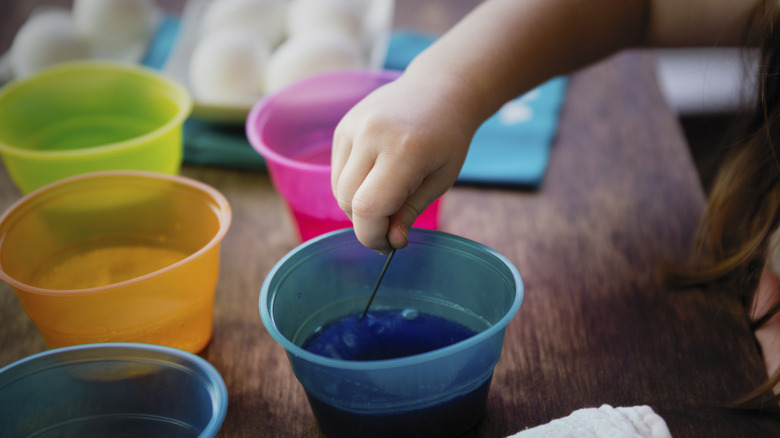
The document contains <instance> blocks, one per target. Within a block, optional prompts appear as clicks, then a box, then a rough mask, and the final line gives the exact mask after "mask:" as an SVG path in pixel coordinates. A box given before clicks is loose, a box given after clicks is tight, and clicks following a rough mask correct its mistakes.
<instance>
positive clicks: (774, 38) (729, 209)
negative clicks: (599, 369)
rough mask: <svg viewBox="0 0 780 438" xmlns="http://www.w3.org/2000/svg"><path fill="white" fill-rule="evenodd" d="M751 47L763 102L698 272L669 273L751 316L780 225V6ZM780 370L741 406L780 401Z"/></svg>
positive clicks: (720, 190) (702, 245) (721, 175)
mask: <svg viewBox="0 0 780 438" xmlns="http://www.w3.org/2000/svg"><path fill="white" fill-rule="evenodd" d="M746 45H748V46H756V45H758V46H759V47H760V53H761V59H760V67H759V72H758V78H757V80H758V82H757V85H758V97H759V98H758V100H757V103H756V104H755V107H754V108H753V109H752V110H751V111H750V112H749V113H748V114H746V117H745V119H744V120H743V121H742V122H741V123H742V126H743V132H744V136H743V138H742V140H741V141H739V142H737V143H735V144H732V145H729V146H727V149H726V151H725V152H726V155H725V156H724V159H723V161H722V164H721V167H720V169H719V171H718V173H717V175H716V177H715V179H714V181H713V185H712V188H711V190H710V193H709V199H708V204H707V209H706V212H705V215H704V217H703V220H702V222H701V224H700V226H699V230H698V233H697V235H696V240H695V242H696V258H695V262H694V263H693V264H692V265H690V266H685V267H679V269H670V270H667V271H666V274H667V279H668V280H670V281H671V282H672V283H674V284H676V285H687V286H702V285H708V284H709V285H713V284H715V285H717V286H718V287H724V288H727V290H732V291H734V292H735V293H737V294H740V297H741V299H742V300H743V303H745V305H746V310H748V311H750V310H751V309H749V308H748V307H747V306H750V305H751V303H753V298H754V295H755V292H756V288H757V286H758V281H759V278H760V276H761V273H762V271H763V269H765V268H766V265H767V261H768V259H769V257H770V256H771V254H772V252H773V251H775V250H776V249H777V248H773V247H770V243H769V242H770V236H771V234H772V232H773V231H775V230H776V229H777V228H778V225H780V216H779V214H778V213H780V158H779V157H778V148H779V147H780V20H778V7H777V4H776V2H774V1H770V0H766V1H762V2H761V4H760V5H759V8H758V10H757V11H756V15H755V18H754V22H753V23H752V25H751V26H750V30H749V31H748V33H747V34H746ZM778 310H780V303H775V304H774V306H772V308H771V309H770V310H769V311H768V312H767V313H765V314H763V315H758V316H757V317H756V319H755V320H754V321H752V324H753V328H754V329H755V328H757V327H760V326H761V324H763V323H764V322H766V321H767V320H768V319H769V318H770V317H771V316H772V315H774V314H775V313H777V312H778ZM778 384H780V370H778V371H776V372H775V373H774V374H773V375H772V376H770V378H769V379H768V380H767V381H766V382H765V383H764V384H762V385H761V386H760V387H758V388H756V389H755V390H754V391H753V392H751V393H750V394H748V395H746V396H745V397H744V398H742V399H740V400H738V401H737V402H736V403H735V406H739V407H743V408H760V407H762V406H768V405H767V402H769V401H772V402H773V406H772V407H773V408H774V409H776V408H777V403H778V402H780V396H778V395H776V394H774V393H773V388H774V387H775V386H777V385H778Z"/></svg>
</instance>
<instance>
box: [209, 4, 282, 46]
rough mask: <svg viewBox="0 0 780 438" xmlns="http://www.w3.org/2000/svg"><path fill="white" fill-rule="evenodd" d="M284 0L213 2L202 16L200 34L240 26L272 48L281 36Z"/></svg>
mask: <svg viewBox="0 0 780 438" xmlns="http://www.w3.org/2000/svg"><path fill="white" fill-rule="evenodd" d="M286 12H287V3H286V1H285V0H214V1H212V2H211V4H209V6H208V7H207V8H206V10H205V11H204V13H203V18H202V21H201V32H202V33H203V34H205V33H208V32H211V31H213V30H216V29H223V28H227V27H244V28H247V29H249V30H251V31H252V32H254V33H255V34H256V35H257V36H258V37H259V38H264V39H265V40H266V41H267V42H268V44H270V45H271V47H275V46H276V45H277V44H279V42H280V41H281V40H282V39H283V38H284V36H285V23H284V21H285V14H286Z"/></svg>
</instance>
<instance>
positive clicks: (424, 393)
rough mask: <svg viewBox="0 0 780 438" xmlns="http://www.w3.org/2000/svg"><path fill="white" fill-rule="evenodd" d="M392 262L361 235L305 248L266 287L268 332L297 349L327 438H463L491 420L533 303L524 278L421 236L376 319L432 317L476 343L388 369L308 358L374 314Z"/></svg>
mask: <svg viewBox="0 0 780 438" xmlns="http://www.w3.org/2000/svg"><path fill="white" fill-rule="evenodd" d="M385 257H386V256H383V255H380V254H378V253H376V252H375V251H373V250H369V249H367V248H365V247H364V246H363V245H361V244H360V243H359V242H358V241H357V239H356V237H355V234H354V231H353V230H352V229H344V230H339V231H334V232H331V233H328V234H325V235H322V236H320V237H318V238H315V239H312V240H310V241H308V242H305V243H304V244H302V245H300V246H298V247H297V248H295V249H294V250H292V251H291V252H290V253H289V254H287V255H286V256H285V257H284V258H282V259H281V260H280V261H279V262H278V263H277V264H276V266H274V268H273V269H272V270H271V271H270V273H269V274H268V276H267V278H266V279H265V282H264V283H263V286H262V291H261V294H260V315H261V317H262V320H263V323H264V324H265V327H266V328H267V329H268V331H269V332H270V334H271V336H273V338H274V339H275V340H276V341H277V342H278V343H279V344H281V345H282V346H283V347H284V348H285V350H286V352H287V356H288V358H289V360H290V363H291V365H292V368H293V371H294V373H295V376H296V377H297V378H298V380H299V381H300V383H301V385H302V386H303V388H304V390H305V392H306V395H307V396H308V398H309V402H310V406H311V408H312V411H313V412H314V415H315V417H316V419H317V422H318V424H319V426H320V428H321V429H322V431H323V432H324V433H325V434H326V435H327V436H329V437H340V436H372V437H379V436H387V437H397V436H404V437H410V436H424V437H432V436H437V437H452V436H457V435H460V434H462V433H464V432H466V431H467V430H469V429H471V428H473V427H474V426H475V425H476V424H477V423H479V421H480V420H481V418H482V416H483V414H484V411H485V405H486V401H487V396H488V392H489V388H490V382H491V379H492V375H493V370H494V368H495V365H496V363H497V362H498V359H499V356H500V355H501V348H502V344H503V339H504V333H505V330H506V326H507V324H508V323H509V321H510V320H511V319H512V318H513V317H514V316H515V314H516V313H517V311H518V310H519V308H520V303H521V301H522V298H523V284H522V280H521V278H520V274H519V273H518V271H517V269H516V268H515V267H514V266H513V265H512V264H511V263H510V262H509V260H507V259H506V257H504V256H502V255H501V254H499V253H497V252H496V251H494V250H492V249H490V248H488V247H486V246H484V245H482V244H479V243H476V242H473V241H470V240H467V239H464V238H462V237H458V236H454V235H451V234H447V233H443V232H439V231H431V230H423V229H412V230H411V231H410V234H409V246H408V247H407V248H404V249H402V250H398V252H397V253H396V255H395V257H394V258H393V260H392V263H391V264H390V265H389V267H388V269H387V272H386V274H385V276H384V278H383V279H382V282H381V286H380V288H379V290H378V292H377V295H376V298H375V299H374V301H373V303H372V305H371V312H381V311H383V310H390V311H395V310H398V311H401V312H402V313H403V314H406V313H409V314H413V315H418V314H430V315H433V316H435V317H440V318H443V319H444V320H447V321H451V322H455V323H458V324H461V325H463V326H466V327H469V328H471V329H473V331H474V332H476V334H475V335H473V336H471V337H469V338H467V339H465V340H461V341H459V342H457V343H455V344H452V345H449V346H446V347H443V348H439V349H436V350H432V351H429V352H424V353H419V354H414V355H410V356H405V357H397V358H391V359H380V360H368V361H358V360H342V359H334V358H331V357H326V356H322V355H318V354H314V353H312V352H310V351H308V350H306V349H304V348H303V347H302V346H303V345H305V342H306V341H307V339H309V337H310V336H311V335H313V334H315V333H318V332H321V331H322V327H323V326H327V324H329V323H332V322H333V321H337V320H339V319H341V318H344V317H346V316H347V315H352V314H355V313H360V312H361V311H362V310H363V308H364V307H365V305H366V304H367V302H368V298H369V295H370V293H371V290H372V288H373V286H374V284H375V283H376V280H377V277H378V275H379V272H380V270H381V268H382V266H383V264H384V261H385ZM425 335H426V334H425V333H420V336H425Z"/></svg>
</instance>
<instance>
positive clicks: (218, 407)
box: [0, 342, 228, 437]
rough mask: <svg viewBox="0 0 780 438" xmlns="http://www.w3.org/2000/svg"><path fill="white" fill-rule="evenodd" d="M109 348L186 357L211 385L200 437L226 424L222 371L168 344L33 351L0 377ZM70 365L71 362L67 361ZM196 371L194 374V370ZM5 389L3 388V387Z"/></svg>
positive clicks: (109, 344)
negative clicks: (53, 358)
mask: <svg viewBox="0 0 780 438" xmlns="http://www.w3.org/2000/svg"><path fill="white" fill-rule="evenodd" d="M106 349H114V350H116V349H119V350H132V351H147V352H153V353H161V354H164V355H169V356H174V357H176V358H178V359H182V360H184V361H185V363H187V364H188V365H192V368H194V369H197V370H199V371H201V372H202V373H203V376H202V379H203V381H204V383H206V384H207V385H208V386H209V388H208V392H209V394H211V402H212V403H211V419H209V422H208V423H207V424H206V426H205V427H204V428H203V431H202V432H201V433H200V435H199V436H202V437H207V436H215V435H216V434H217V432H218V431H219V429H220V428H221V427H222V423H223V422H224V420H225V416H226V414H227V405H228V394H227V386H226V385H225V381H224V379H223V378H222V375H220V373H219V371H217V369H216V368H215V367H214V365H212V364H211V363H210V362H208V361H207V360H206V359H203V358H202V357H200V356H198V355H196V354H194V353H190V352H187V351H184V350H180V349H178V348H173V347H168V346H164V345H156V344H146V343H138V342H101V343H95V344H78V345H71V346H67V347H60V348H54V349H50V350H45V351H42V352H39V353H35V354H32V355H30V356H27V357H23V358H21V359H19V360H16V361H14V362H11V363H10V364H8V365H6V366H4V367H2V368H0V376H2V375H3V374H4V373H6V372H8V371H10V370H11V369H14V368H18V367H22V366H25V365H27V364H29V363H31V362H35V361H38V360H40V359H42V358H46V357H49V356H56V355H59V354H62V353H70V352H75V351H84V350H88V351H98V352H99V351H101V350H106ZM94 359H95V360H100V359H101V357H100V356H94ZM63 365H67V364H63ZM31 374H32V373H27V374H25V375H23V376H22V377H27V376H29V375H31ZM190 374H192V373H190ZM0 389H2V388H0Z"/></svg>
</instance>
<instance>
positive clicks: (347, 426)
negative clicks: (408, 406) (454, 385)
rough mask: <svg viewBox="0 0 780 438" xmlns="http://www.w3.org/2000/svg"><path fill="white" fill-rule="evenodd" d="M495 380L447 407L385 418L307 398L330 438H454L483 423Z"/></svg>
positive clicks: (309, 396)
mask: <svg viewBox="0 0 780 438" xmlns="http://www.w3.org/2000/svg"><path fill="white" fill-rule="evenodd" d="M491 378H492V376H491ZM491 378H488V379H487V380H486V381H485V382H484V383H482V384H481V385H480V386H479V387H477V388H476V389H475V390H473V391H471V392H470V393H468V394H465V395H463V396H460V397H456V398H454V399H452V400H449V401H447V402H445V403H442V404H439V405H435V406H430V407H427V408H425V409H418V410H415V411H406V412H394V413H390V414H385V415H366V414H357V413H354V412H349V411H346V410H343V409H338V408H334V407H333V406H331V405H329V404H327V403H324V402H322V401H320V400H318V399H317V398H316V397H314V396H312V395H311V394H309V393H308V392H307V393H306V396H307V397H308V398H309V405H311V410H312V412H314V416H315V417H316V418H317V424H319V426H320V429H322V432H323V433H324V434H325V435H326V436H328V437H329V438H365V437H370V438H399V437H403V438H418V437H419V438H453V437H456V436H459V435H462V434H464V433H466V432H468V431H469V430H470V429H472V428H474V426H476V425H477V424H478V423H479V421H480V420H481V419H482V416H483V414H484V412H485V404H486V403H487V396H488V392H489V391H490V380H491Z"/></svg>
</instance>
